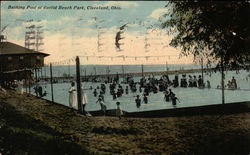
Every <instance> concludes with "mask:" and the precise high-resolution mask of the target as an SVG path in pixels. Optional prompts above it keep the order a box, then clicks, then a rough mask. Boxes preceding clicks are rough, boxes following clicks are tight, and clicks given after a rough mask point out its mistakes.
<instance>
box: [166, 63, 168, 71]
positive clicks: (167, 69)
mask: <svg viewBox="0 0 250 155" xmlns="http://www.w3.org/2000/svg"><path fill="white" fill-rule="evenodd" d="M166 71H168V62H167V61H166Z"/></svg>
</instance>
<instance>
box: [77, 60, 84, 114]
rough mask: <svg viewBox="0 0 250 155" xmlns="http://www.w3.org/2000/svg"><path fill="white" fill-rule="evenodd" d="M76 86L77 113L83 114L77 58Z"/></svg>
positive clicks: (78, 61)
mask: <svg viewBox="0 0 250 155" xmlns="http://www.w3.org/2000/svg"><path fill="white" fill-rule="evenodd" d="M76 84H77V103H78V111H79V112H80V113H83V108H82V89H81V75H80V60H79V57H78V56H77V57H76Z"/></svg>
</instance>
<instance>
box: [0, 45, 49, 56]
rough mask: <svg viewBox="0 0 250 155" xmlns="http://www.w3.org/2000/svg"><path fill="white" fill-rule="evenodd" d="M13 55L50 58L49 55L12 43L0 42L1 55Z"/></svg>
mask: <svg viewBox="0 0 250 155" xmlns="http://www.w3.org/2000/svg"><path fill="white" fill-rule="evenodd" d="M13 54H18V55H19V54H42V55H44V56H49V54H47V53H42V52H38V51H35V50H31V49H28V48H25V47H22V46H20V45H17V44H14V43H11V42H0V55H13Z"/></svg>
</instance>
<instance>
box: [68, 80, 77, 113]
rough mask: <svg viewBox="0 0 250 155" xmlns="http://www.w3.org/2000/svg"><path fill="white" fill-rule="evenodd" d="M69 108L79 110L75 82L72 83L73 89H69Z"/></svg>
mask: <svg viewBox="0 0 250 155" xmlns="http://www.w3.org/2000/svg"><path fill="white" fill-rule="evenodd" d="M69 107H71V108H74V109H77V94H76V88H75V83H74V82H71V88H70V89H69Z"/></svg>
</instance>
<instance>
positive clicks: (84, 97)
mask: <svg viewBox="0 0 250 155" xmlns="http://www.w3.org/2000/svg"><path fill="white" fill-rule="evenodd" d="M87 103H88V97H87V95H86V94H85V92H84V90H83V88H82V108H83V112H84V113H85V114H88V112H87V111H86V110H85V107H86V104H87Z"/></svg>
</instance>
